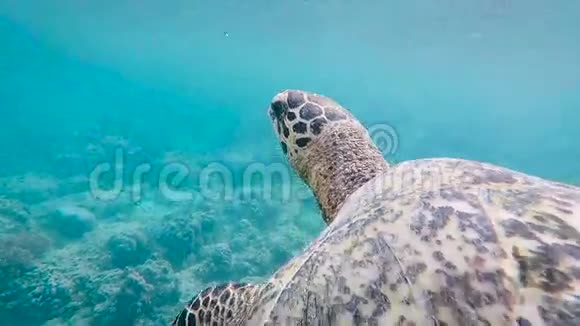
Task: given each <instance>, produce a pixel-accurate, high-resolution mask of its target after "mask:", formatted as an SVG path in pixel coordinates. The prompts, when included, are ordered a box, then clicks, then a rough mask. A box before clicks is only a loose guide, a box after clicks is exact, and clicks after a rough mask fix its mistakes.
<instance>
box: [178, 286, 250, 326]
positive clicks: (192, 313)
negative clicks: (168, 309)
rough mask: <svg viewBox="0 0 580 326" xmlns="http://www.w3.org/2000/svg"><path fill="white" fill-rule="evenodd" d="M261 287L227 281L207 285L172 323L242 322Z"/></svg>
mask: <svg viewBox="0 0 580 326" xmlns="http://www.w3.org/2000/svg"><path fill="white" fill-rule="evenodd" d="M258 290H259V287H258V286H256V285H254V284H247V283H238V282H228V283H224V284H220V285H217V286H212V287H208V288H206V289H205V290H203V291H202V292H201V293H200V294H198V295H197V296H195V297H193V299H191V301H190V302H189V303H188V304H187V306H186V307H185V308H184V309H183V310H182V311H181V312H180V313H179V314H178V315H177V317H176V318H175V319H174V320H173V322H172V323H171V325H173V326H201V325H204V326H205V325H207V326H224V325H225V326H227V325H238V324H240V325H241V324H242V323H243V322H244V321H245V320H241V319H240V315H242V316H243V318H245V316H247V315H248V314H249V313H250V311H248V310H249V309H251V307H252V306H251V302H253V300H254V297H255V295H256V293H257V291H258Z"/></svg>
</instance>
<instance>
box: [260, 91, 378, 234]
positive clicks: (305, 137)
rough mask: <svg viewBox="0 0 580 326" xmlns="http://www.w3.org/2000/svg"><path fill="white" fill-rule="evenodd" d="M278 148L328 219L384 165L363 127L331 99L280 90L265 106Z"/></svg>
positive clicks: (302, 92) (326, 219)
mask: <svg viewBox="0 0 580 326" xmlns="http://www.w3.org/2000/svg"><path fill="white" fill-rule="evenodd" d="M268 114H269V116H270V119H271V120H272V124H273V127H274V131H275V133H276V135H277V136H278V140H279V142H280V146H281V148H282V152H283V153H284V154H285V155H286V157H287V158H288V160H289V162H290V164H291V166H292V167H293V168H294V169H295V171H296V172H297V174H298V175H299V176H300V177H301V178H302V179H303V180H304V181H305V182H306V183H307V184H308V185H309V186H310V188H311V189H312V190H313V192H314V194H315V196H316V198H317V200H318V204H319V206H320V208H321V210H322V213H323V217H324V219H325V221H326V222H327V223H330V222H331V221H332V220H333V219H334V216H335V214H336V212H337V211H338V209H339V208H340V206H341V205H342V203H343V202H344V200H345V199H346V197H347V196H348V195H350V194H351V193H352V192H354V191H355V190H356V189H358V187H360V186H361V185H363V184H364V183H366V182H367V181H368V180H370V179H371V178H372V177H374V176H375V175H376V174H377V173H378V172H380V171H382V170H384V169H385V168H386V166H387V163H386V161H385V160H384V158H383V156H382V153H381V152H380V150H379V149H378V148H377V146H375V144H374V143H373V141H372V139H371V138H370V136H369V133H368V131H367V130H366V128H365V127H364V126H363V125H362V124H361V123H360V122H359V121H358V119H356V118H355V117H354V116H353V115H352V114H351V113H350V112H349V111H348V110H347V109H346V108H344V107H343V106H341V105H340V104H338V103H337V102H336V101H335V100H333V99H331V98H329V97H326V96H323V95H320V94H316V93H311V92H307V91H302V90H285V91H283V92H280V93H278V94H276V96H274V98H273V99H272V101H271V103H270V107H269V108H268Z"/></svg>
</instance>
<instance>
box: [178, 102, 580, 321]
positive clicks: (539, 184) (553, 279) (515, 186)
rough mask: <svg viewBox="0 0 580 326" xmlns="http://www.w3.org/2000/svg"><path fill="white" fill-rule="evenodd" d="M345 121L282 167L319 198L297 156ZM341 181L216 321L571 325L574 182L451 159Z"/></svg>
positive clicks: (578, 243)
mask: <svg viewBox="0 0 580 326" xmlns="http://www.w3.org/2000/svg"><path fill="white" fill-rule="evenodd" d="M305 98H308V96H307V94H306V95H305ZM322 99H323V100H324V98H322ZM341 113H342V112H341ZM347 122H348V118H347ZM335 127H336V128H337V129H335ZM345 127H348V125H344V124H340V122H339V123H338V124H334V125H333V124H330V128H328V127H325V128H323V131H322V133H321V134H320V135H322V137H323V138H313V140H312V142H311V143H310V144H309V145H308V146H307V147H306V149H304V150H303V152H301V153H300V156H299V157H300V159H298V160H297V161H296V162H294V163H293V164H294V165H295V167H298V168H305V169H307V171H306V172H307V173H306V174H305V175H306V177H305V180H306V182H309V186H310V187H311V188H312V189H313V191H314V192H315V194H316V195H317V196H319V197H323V196H322V195H321V194H320V193H319V192H321V191H327V188H324V187H320V185H313V184H312V182H316V180H318V179H321V178H320V176H317V177H313V176H312V175H310V174H309V173H311V172H310V171H311V170H313V169H315V168H316V165H315V164H313V163H312V162H313V161H309V160H308V157H309V154H310V153H311V151H313V150H316V149H317V148H319V149H320V148H324V147H325V146H324V144H327V142H328V141H330V140H332V139H333V138H332V137H330V135H332V134H333V133H334V132H337V131H338V130H342V131H344V128H345ZM351 127H352V125H351ZM357 128H358V127H356V128H353V129H352V130H358V129H357ZM346 130H348V128H346ZM355 136H356V133H355ZM329 144H331V145H332V142H330V143H329ZM333 146H334V145H333ZM344 150H345V148H340V151H344ZM357 151H358V152H357ZM364 151H367V152H373V147H372V146H370V145H369V146H367V147H360V148H359V147H356V150H355V152H356V154H357V157H366V156H368V155H369V154H368V153H366V152H364ZM325 153H326V152H325V151H324V150H320V152H318V153H317V154H318V156H319V160H322V162H324V157H323V155H325ZM334 155H335V157H340V156H341V155H344V153H334ZM368 157H371V156H368ZM340 159H342V158H340ZM363 162H364V160H363ZM357 164H359V163H357ZM323 165H324V164H323ZM355 165H356V164H355ZM377 166H382V165H377ZM375 167H376V166H375ZM327 168H328V167H327ZM320 171H322V170H320ZM320 171H319V172H317V173H322V172H320ZM354 171H355V172H356V170H354ZM298 173H299V174H301V173H304V172H300V171H298ZM343 173H344V174H347V176H346V178H347V179H349V177H350V176H352V175H355V176H356V175H358V174H357V173H354V174H352V173H353V170H346V172H343ZM331 178H336V176H332V177H331ZM350 185H351V187H350V188H349V187H348V184H344V186H345V188H344V189H343V190H344V191H345V192H347V193H348V195H347V196H346V197H345V199H344V200H343V202H342V203H340V205H339V206H338V210H337V211H336V213H335V214H334V215H332V218H331V219H329V220H327V223H328V227H327V228H326V229H325V230H324V231H323V232H322V234H321V235H320V236H319V237H318V238H317V239H315V240H314V241H313V242H312V243H311V244H310V246H308V247H307V248H306V249H305V251H304V252H303V253H302V254H300V255H297V256H296V257H294V258H293V259H292V260H290V261H289V262H288V263H287V264H285V265H284V266H282V267H281V268H280V269H279V270H278V271H277V272H276V273H274V275H272V277H271V278H270V279H269V280H268V281H267V282H265V283H263V284H256V285H252V286H251V288H252V289H253V290H252V292H251V294H249V295H246V296H245V297H244V299H243V300H242V301H243V304H239V303H236V304H234V305H232V306H228V307H226V308H228V309H230V310H231V311H232V316H234V317H233V318H232V319H231V320H228V323H227V324H228V325H405V326H412V325H414V326H418V325H449V326H451V325H453V326H455V325H457V326H460V325H468V326H469V325H494V326H495V325H518V326H529V325H533V326H537V325H550V326H552V325H553V326H556V325H558V326H572V325H580V188H577V187H573V186H569V185H565V184H561V183H556V182H552V181H548V180H545V179H541V178H538V177H534V176H529V175H526V174H523V173H520V172H517V171H513V170H509V169H506V168H503V167H499V166H495V165H491V164H487V163H482V162H476V161H468V160H460V159H451V158H434V159H422V160H414V161H408V162H403V163H400V164H398V165H394V166H389V167H388V169H384V170H381V171H380V173H377V174H376V175H375V176H374V177H372V178H370V179H369V180H367V181H366V182H364V183H363V184H362V185H361V186H357V179H356V178H354V179H353V181H352V183H351V184H350ZM322 205H325V204H324V203H322ZM327 209H328V208H327ZM236 291H238V290H234V292H236ZM246 293H249V292H246ZM240 297H243V296H240ZM210 302H211V301H210ZM190 310H191V309H190ZM186 316H187V315H186ZM176 320H179V317H178V318H177V319H176ZM176 325H186V324H184V323H179V322H178V323H177V324H176ZM189 325H191V324H189ZM204 325H205V324H204ZM207 325H211V324H209V323H208V324H207Z"/></svg>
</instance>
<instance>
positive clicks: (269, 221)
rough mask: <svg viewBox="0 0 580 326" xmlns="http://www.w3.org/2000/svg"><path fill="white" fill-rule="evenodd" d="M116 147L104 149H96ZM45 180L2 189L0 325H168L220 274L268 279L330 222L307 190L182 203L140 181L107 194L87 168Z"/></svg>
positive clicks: (98, 154) (225, 277)
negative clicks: (90, 186) (273, 197)
mask: <svg viewBox="0 0 580 326" xmlns="http://www.w3.org/2000/svg"><path fill="white" fill-rule="evenodd" d="M110 141H111V144H120V146H121V147H123V148H127V145H126V144H123V143H122V142H120V143H119V141H118V140H114V139H111V140H110ZM103 146H104V145H103ZM106 146H109V145H106ZM106 146H105V147H106ZM110 149H111V148H106V149H103V148H94V150H95V152H94V154H95V157H102V155H104V154H103V152H106V151H109V150H110ZM205 159H207V160H209V158H205ZM37 179H38V180H41V179H42V180H47V181H46V182H44V184H43V185H42V187H41V186H39V187H37V188H34V187H31V188H28V189H26V190H22V191H19V192H18V193H14V194H10V195H9V196H3V197H0V324H1V325H14V324H26V325H44V326H56V325H167V323H168V322H169V321H171V320H172V319H173V318H174V316H175V313H176V312H177V311H179V309H180V308H181V306H182V305H183V304H185V303H186V302H187V301H188V300H189V299H190V298H191V296H192V295H193V294H194V293H196V292H197V291H199V290H201V289H203V288H205V287H206V286H208V285H210V284H215V283H217V282H224V281H228V280H240V281H246V282H247V281H261V280H264V279H266V278H267V277H268V276H269V275H270V273H271V272H272V271H273V270H275V269H276V268H277V267H279V266H280V265H281V264H283V263H284V262H285V261H287V260H288V259H289V258H290V257H292V256H293V255H295V254H296V253H297V252H299V251H300V250H302V248H303V247H304V246H305V245H306V244H307V242H308V240H309V239H311V238H312V237H314V236H315V235H316V234H317V233H318V231H319V229H320V227H321V226H322V222H321V221H319V222H316V221H318V220H319V219H317V215H316V211H315V209H314V207H315V205H314V203H313V202H309V201H308V199H307V200H304V199H302V198H293V199H291V200H290V201H287V202H285V203H281V202H275V201H274V202H273V201H264V200H260V198H259V194H258V195H255V194H253V195H252V196H250V197H247V196H245V194H244V192H243V191H240V190H239V189H237V191H235V192H234V198H206V197H204V196H201V195H199V194H198V195H197V196H194V198H193V199H192V200H190V201H185V202H175V201H172V200H170V199H169V198H165V197H164V196H163V194H160V193H159V189H157V188H155V186H154V185H152V184H144V187H143V189H142V191H143V196H141V197H140V198H139V199H138V200H137V201H136V200H135V197H134V194H133V193H131V192H130V189H129V190H127V189H125V191H124V192H122V193H121V194H120V196H119V197H118V198H117V199H115V200H113V201H104V200H97V199H96V198H95V197H94V196H93V194H91V193H90V192H87V191H86V188H87V187H86V186H82V180H85V181H86V178H85V179H83V178H68V179H59V180H58V182H53V181H51V180H53V179H51V178H50V177H46V176H44V175H43V176H42V177H38V178H37ZM10 180H12V181H11V182H6V183H5V186H6V187H8V186H10V185H14V184H15V183H14V182H15V181H14V180H35V176H34V175H33V174H29V175H27V176H26V178H25V179H18V178H17V177H15V178H10ZM68 183H70V184H68ZM46 189H51V191H50V192H49V193H48V194H47V193H45V194H35V191H37V192H40V191H44V190H46ZM197 190H198V189H197ZM0 193H9V189H7V188H2V184H0ZM24 193H25V194H26V196H25V197H26V198H25V200H20V198H19V194H24ZM313 219H314V220H315V222H313V221H312V220H313Z"/></svg>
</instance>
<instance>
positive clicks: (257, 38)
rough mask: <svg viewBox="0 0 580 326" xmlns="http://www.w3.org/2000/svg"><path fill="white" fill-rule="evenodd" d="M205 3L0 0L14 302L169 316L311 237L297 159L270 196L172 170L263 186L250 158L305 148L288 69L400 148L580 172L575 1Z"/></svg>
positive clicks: (5, 280) (2, 263)
mask: <svg viewBox="0 0 580 326" xmlns="http://www.w3.org/2000/svg"><path fill="white" fill-rule="evenodd" d="M209 3H210V2H207V3H202V2H198V1H189V2H188V1H178V0H171V1H166V2H153V1H130V0H129V1H100V2H97V1H82V2H80V1H64V0H55V1H51V2H41V1H33V0H18V1H16V0H3V1H1V2H0V114H1V118H0V148H1V149H2V150H1V151H0V178H1V179H0V187H1V188H0V195H1V197H0V232H1V233H0V236H1V238H0V246H2V248H1V249H0V324H2V325H16V324H23V322H22V321H23V320H24V321H26V322H28V324H29V325H65V324H66V323H67V322H70V323H71V324H72V325H85V324H94V325H130V324H135V325H156V324H159V325H162V324H164V323H166V322H167V321H169V320H171V319H172V318H173V316H174V315H175V313H176V312H177V311H178V310H179V308H180V307H181V305H182V304H183V302H185V301H187V299H189V298H190V297H191V295H193V294H194V293H195V292H197V291H199V290H201V289H203V288H204V287H205V286H207V285H208V284H210V283H212V282H219V281H224V280H230V279H231V280H248V281H251V280H261V279H263V278H265V277H267V276H268V275H269V274H270V273H271V272H272V271H274V270H275V269H276V268H277V267H279V266H280V265H281V264H283V263H284V262H285V261H287V260H288V259H289V258H290V257H292V256H293V255H295V254H297V253H299V252H300V250H301V249H302V248H304V246H306V245H307V244H308V243H309V241H310V240H312V239H313V238H314V237H315V236H316V235H317V234H318V232H319V231H320V230H321V229H322V227H323V223H322V221H321V219H320V216H319V213H318V209H317V207H316V203H315V202H314V200H313V199H312V195H311V194H310V193H309V192H308V190H307V189H305V188H304V186H303V185H302V183H301V182H300V180H299V179H298V178H297V177H296V176H295V175H294V174H289V176H290V179H288V180H284V179H281V180H278V179H277V180H275V183H276V184H275V187H274V193H275V196H274V197H275V198H274V199H275V200H265V199H264V198H263V197H262V196H261V195H260V194H259V193H257V194H254V195H252V196H249V197H244V198H242V199H237V200H233V199H232V198H224V197H220V198H214V199H208V198H205V197H203V196H201V197H200V196H197V197H193V198H191V199H189V200H181V201H178V202H176V201H174V200H173V201H172V200H169V199H168V198H167V196H164V195H163V194H162V192H161V191H160V189H159V182H158V177H159V175H160V172H161V171H162V169H163V167H166V166H167V164H168V163H171V162H173V163H175V162H177V163H180V164H181V166H182V167H183V166H185V167H187V169H188V170H189V174H188V176H187V178H186V180H185V181H184V182H183V183H181V184H176V187H178V188H179V189H185V190H191V192H193V191H194V190H197V191H199V190H200V188H203V187H201V186H200V184H201V183H202V182H201V181H200V180H203V177H200V175H202V174H203V171H207V169H208V166H209V167H212V168H213V169H216V166H217V165H215V164H219V167H220V169H226V170H227V171H228V172H227V173H228V174H227V175H228V176H231V184H232V187H230V188H227V187H226V189H233V190H234V192H235V193H239V192H240V191H242V190H243V189H246V188H247V187H250V188H252V187H253V188H252V189H257V190H260V189H258V188H260V186H259V184H258V183H256V184H254V185H253V186H252V185H250V186H248V185H247V184H245V183H244V178H243V173H244V171H246V170H247V167H248V166H251V165H252V164H256V163H263V164H267V165H268V166H271V164H276V163H279V164H282V165H283V166H284V168H285V169H287V170H288V167H287V163H286V161H285V159H284V157H283V156H282V152H281V150H280V148H279V147H278V142H277V140H276V139H275V136H274V133H273V132H272V130H271V125H270V122H269V120H268V116H267V114H266V108H267V105H268V104H269V101H270V99H271V98H272V97H273V95H275V94H276V93H277V92H279V91H281V90H283V89H286V88H300V89H305V90H309V91H314V92H318V93H322V94H325V95H328V96H330V97H333V98H335V99H336V100H338V101H339V102H340V103H341V104H343V105H344V106H346V107H348V108H349V109H350V110H351V111H352V112H353V113H354V114H355V115H357V116H358V117H359V118H360V119H361V120H362V121H363V122H364V123H365V124H366V125H367V126H369V127H372V126H376V125H377V124H381V125H385V124H386V125H389V126H391V127H392V128H393V129H390V130H391V133H392V134H391V135H390V136H391V137H390V138H389V140H388V141H389V142H390V146H389V152H388V153H386V154H385V155H386V156H387V157H388V159H390V160H392V161H395V162H396V161H402V160H409V159H414V158H423V157H434V156H449V157H461V158H468V159H476V160H482V161H488V162H492V163H496V164H501V165H504V166H507V167H510V168H513V169H517V170H521V171H524V172H527V173H530V174H535V175H538V176H541V177H545V178H549V179H553V180H557V181H562V182H567V183H573V184H580V165H579V164H578V159H580V140H579V137H578V136H579V135H580V133H579V132H578V129H577V128H578V126H579V125H580V59H579V58H580V35H579V32H578V31H580V14H578V13H580V3H579V2H577V1H572V0H559V1H551V2H550V1H539V0H534V1H523V0H522V1H515V0H514V1H511V0H481V1H468V2H466V1H454V0H441V1H386V0H384V1H376V0H373V1H366V2H364V4H363V3H357V2H354V1H333V2H331V1H252V2H248V3H245V4H242V3H241V2H237V1H212V2H211V4H209ZM117 150H121V151H122V153H124V155H125V161H124V163H125V164H124V168H123V171H124V172H125V177H124V179H125V182H124V183H123V185H124V186H125V188H124V190H125V191H124V192H123V193H122V194H120V197H118V198H116V199H115V200H113V201H104V200H99V199H96V198H95V196H94V192H91V189H92V188H90V187H89V186H90V183H89V182H90V180H91V179H90V176H91V172H92V171H94V169H95V168H96V167H98V166H99V164H101V163H104V162H110V163H113V162H114V159H115V157H116V156H115V153H116V151H117ZM140 164H149V165H150V167H151V170H152V171H151V172H150V173H149V174H147V175H146V177H145V180H144V182H143V185H144V186H143V189H142V192H140V196H139V197H138V198H136V197H135V193H134V192H132V188H130V186H131V185H133V184H135V183H134V182H133V180H132V179H131V177H132V173H133V172H134V171H135V168H136V167H137V166H139V165H140ZM211 164H214V165H211ZM214 171H215V170H214ZM220 171H222V170H220ZM229 173H231V175H230V174H229ZM107 178H109V179H107ZM101 181H102V182H101V183H102V186H103V187H105V186H107V187H112V186H113V185H114V184H113V180H112V179H111V175H110V174H109V176H108V177H104V178H103V180H101ZM223 184H226V182H225V181H223V180H222V181H220V180H214V179H211V185H212V189H214V190H220V189H222V188H223ZM288 185H290V186H291V187H292V189H293V195H292V197H291V198H289V199H287V200H285V201H284V202H281V200H278V199H277V198H278V197H279V195H280V194H279V190H280V189H282V188H283V187H284V186H288ZM234 197H235V196H234ZM238 197H239V196H238ZM17 321H18V322H17Z"/></svg>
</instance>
